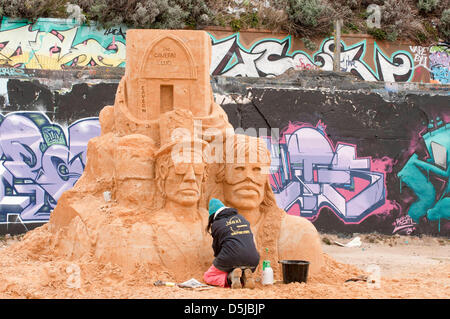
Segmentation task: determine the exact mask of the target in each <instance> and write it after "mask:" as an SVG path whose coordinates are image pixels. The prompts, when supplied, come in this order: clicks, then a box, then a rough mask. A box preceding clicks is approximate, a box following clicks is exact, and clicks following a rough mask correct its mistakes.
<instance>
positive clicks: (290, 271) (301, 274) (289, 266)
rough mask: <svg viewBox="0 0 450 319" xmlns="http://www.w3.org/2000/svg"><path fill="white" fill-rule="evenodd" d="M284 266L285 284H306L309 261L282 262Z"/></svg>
mask: <svg viewBox="0 0 450 319" xmlns="http://www.w3.org/2000/svg"><path fill="white" fill-rule="evenodd" d="M279 263H280V264H281V265H282V266H283V282H284V283H285V284H288V283H290V282H306V280H307V279H308V269H309V261H305V260H280V261H279Z"/></svg>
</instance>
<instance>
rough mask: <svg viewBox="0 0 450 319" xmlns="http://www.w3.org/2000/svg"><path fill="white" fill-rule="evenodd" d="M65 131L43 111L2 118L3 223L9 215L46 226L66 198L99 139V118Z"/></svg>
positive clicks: (0, 205)
mask: <svg viewBox="0 0 450 319" xmlns="http://www.w3.org/2000/svg"><path fill="white" fill-rule="evenodd" d="M67 131H68V137H69V141H67V139H66V134H65V132H64V129H63V128H62V127H61V126H60V125H58V124H54V123H51V121H50V120H49V119H48V117H47V116H46V115H44V114H42V113H39V112H15V113H9V114H8V115H6V116H5V117H1V118H0V223H5V222H6V223H7V222H8V221H9V220H11V219H10V218H8V215H14V216H16V219H15V220H16V221H17V219H19V220H20V221H23V222H25V223H26V222H33V221H46V220H48V218H49V216H50V213H51V211H52V209H53V208H54V207H55V206H56V202H57V201H58V199H59V198H60V197H61V195H62V193H63V192H65V191H66V190H68V189H70V188H72V187H73V185H74V184H75V183H76V181H77V180H78V179H79V177H80V176H81V174H82V173H83V170H84V166H85V163H86V149H87V143H88V141H89V139H90V138H92V137H95V136H98V135H100V124H99V121H98V118H88V119H82V120H79V121H77V122H75V123H73V124H72V125H70V126H69V128H68V130H67Z"/></svg>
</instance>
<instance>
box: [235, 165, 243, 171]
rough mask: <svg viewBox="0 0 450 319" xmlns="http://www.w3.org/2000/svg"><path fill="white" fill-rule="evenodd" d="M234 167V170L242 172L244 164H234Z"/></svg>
mask: <svg viewBox="0 0 450 319" xmlns="http://www.w3.org/2000/svg"><path fill="white" fill-rule="evenodd" d="M234 169H235V170H236V171H239V172H242V171H243V170H244V169H245V168H244V166H236V167H235V168H234Z"/></svg>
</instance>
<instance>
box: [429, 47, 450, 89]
mask: <svg viewBox="0 0 450 319" xmlns="http://www.w3.org/2000/svg"><path fill="white" fill-rule="evenodd" d="M430 69H431V78H432V79H433V80H434V81H436V82H437V83H442V84H448V83H450V48H449V47H448V45H439V46H433V47H431V49H430Z"/></svg>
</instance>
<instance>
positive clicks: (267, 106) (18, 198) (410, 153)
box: [0, 71, 450, 236]
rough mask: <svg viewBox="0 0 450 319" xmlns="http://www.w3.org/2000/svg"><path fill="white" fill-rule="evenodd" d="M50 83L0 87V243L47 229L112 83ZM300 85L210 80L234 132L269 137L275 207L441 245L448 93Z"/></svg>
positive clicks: (345, 227)
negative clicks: (425, 237)
mask: <svg viewBox="0 0 450 319" xmlns="http://www.w3.org/2000/svg"><path fill="white" fill-rule="evenodd" d="M65 72H66V74H70V73H71V71H65ZM86 72H89V71H86ZM72 73H73V74H78V72H72ZM52 74H54V76H55V77H56V78H51V77H50V78H40V79H39V81H36V80H35V79H32V78H27V77H26V76H23V77H22V78H21V79H18V78H0V110H1V113H0V114H1V115H0V233H5V232H23V231H26V230H28V229H32V228H33V227H36V226H38V225H42V224H43V223H45V222H46V221H47V220H48V218H49V216H50V214H51V211H52V209H53V208H54V207H55V205H56V203H57V201H58V198H59V197H60V196H61V193H62V192H63V191H65V190H67V189H69V188H71V187H72V186H73V185H74V183H75V182H76V181H77V179H78V178H79V177H80V175H81V174H82V172H83V168H84V165H85V163H86V146H87V142H88V140H89V139H90V138H92V137H94V136H97V135H98V134H99V133H100V127H99V123H98V114H99V112H100V110H101V109H102V108H103V106H104V105H112V104H113V102H114V96H115V92H116V89H117V84H118V81H119V79H120V77H117V79H116V80H115V81H111V82H110V83H102V82H101V81H100V82H98V83H89V82H87V83H79V84H73V85H72V86H70V87H68V88H63V89H61V88H58V89H56V88H55V87H51V86H49V85H48V84H54V83H55V82H58V81H59V79H58V78H57V77H58V76H60V74H59V73H52ZM27 75H29V74H27ZM299 76H300V75H299ZM67 77H69V75H67ZM301 78H302V86H297V87H292V84H291V83H292V81H295V80H296V79H295V78H289V79H285V80H278V81H276V82H274V81H268V80H266V79H263V78H259V79H258V78H245V77H240V78H239V77H213V81H212V83H213V91H214V94H215V99H216V102H217V103H219V104H220V105H221V106H222V107H223V108H224V110H225V111H226V113H227V115H228V117H229V120H230V122H231V123H232V124H233V126H234V127H235V128H242V129H244V130H248V129H250V128H256V129H259V128H263V129H265V130H266V132H272V131H277V132H279V134H275V135H272V134H265V135H260V136H261V137H262V138H264V139H265V140H266V142H267V146H268V148H269V149H270V151H271V155H272V171H271V176H270V181H271V185H272V188H273V190H274V193H275V196H276V200H277V202H278V205H279V206H280V207H282V208H283V209H284V210H285V211H286V212H287V213H288V214H292V215H296V216H303V217H305V218H308V219H310V220H311V221H312V222H313V223H314V224H315V225H316V227H317V228H318V229H319V230H320V231H323V232H338V233H364V232H374V231H376V232H380V233H385V234H397V233H398V234H413V235H414V234H432V235H438V236H448V235H450V221H449V219H450V217H449V212H450V209H449V208H450V207H449V204H450V201H449V187H450V186H449V175H450V163H449V155H448V154H449V148H450V130H449V128H450V110H449V108H448V98H449V91H448V89H445V87H437V86H431V85H429V88H431V90H427V89H426V88H425V87H423V86H422V85H413V86H412V85H411V84H403V85H402V84H398V85H397V86H392V85H388V84H384V83H381V82H377V83H379V84H378V85H372V86H370V87H367V86H366V85H365V82H355V81H354V80H353V79H352V78H351V77H349V78H345V77H344V78H343V77H342V76H336V75H334V74H332V73H330V74H324V73H319V72H316V73H311V74H309V75H305V74H302V75H301ZM45 83H47V84H45ZM74 105H76V107H73V106H74Z"/></svg>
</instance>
